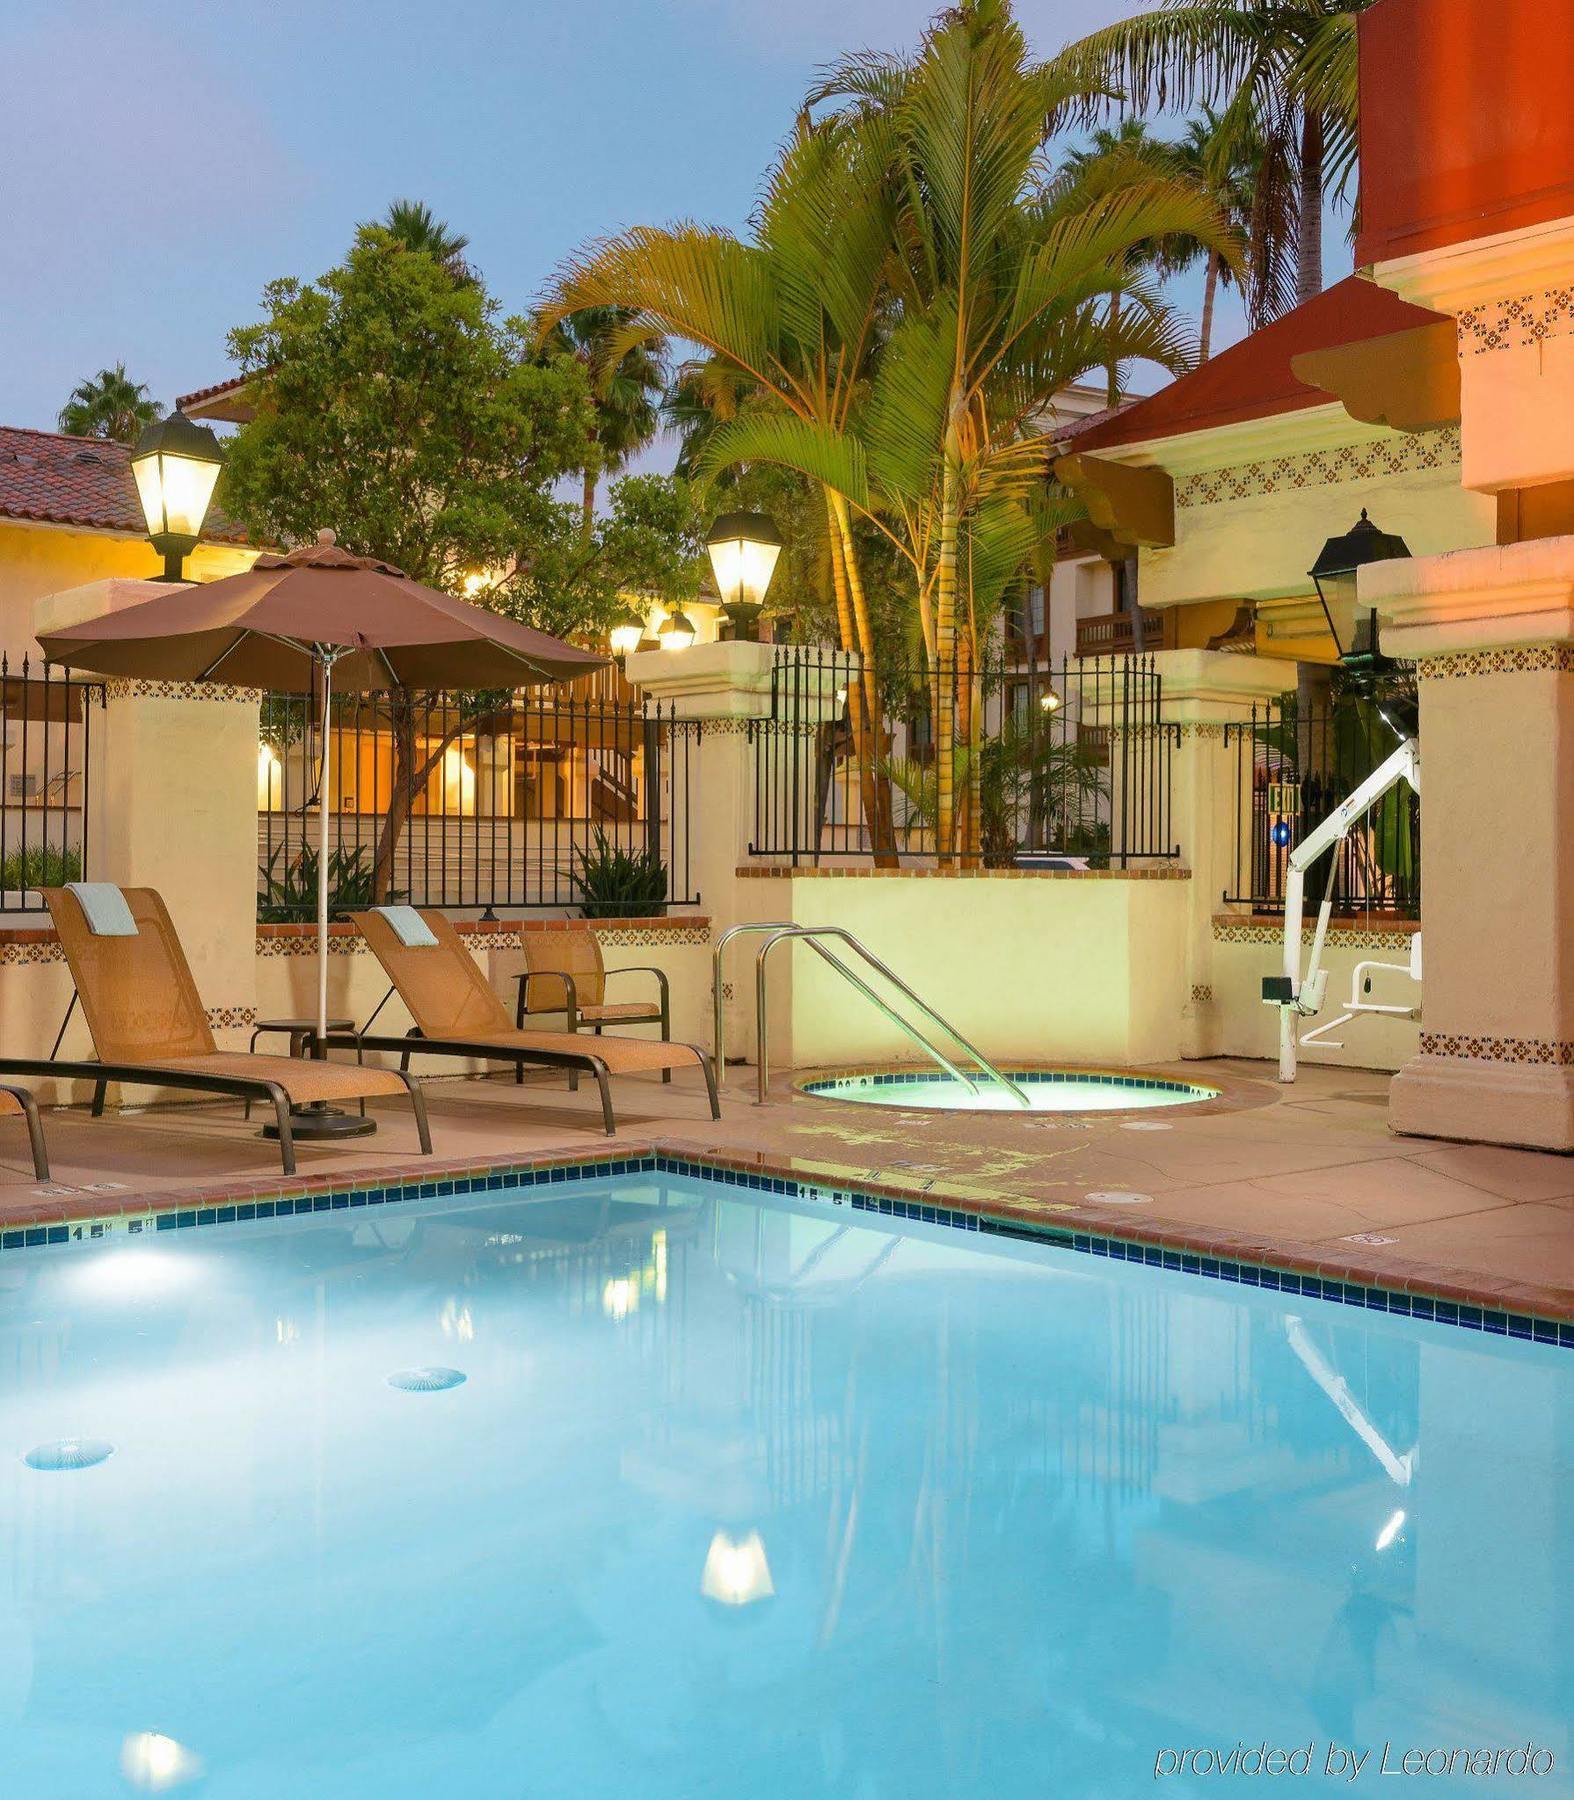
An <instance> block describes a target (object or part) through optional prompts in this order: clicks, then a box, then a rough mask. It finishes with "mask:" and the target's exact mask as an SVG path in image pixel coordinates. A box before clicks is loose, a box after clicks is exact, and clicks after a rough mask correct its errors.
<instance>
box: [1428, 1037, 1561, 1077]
mask: <svg viewBox="0 0 1574 1800" xmlns="http://www.w3.org/2000/svg"><path fill="white" fill-rule="evenodd" d="M1421 1054H1422V1055H1423V1056H1454V1057H1459V1058H1461V1059H1463V1060H1467V1061H1469V1062H1496V1063H1541V1064H1543V1065H1551V1066H1552V1067H1555V1068H1559V1069H1567V1068H1571V1067H1574V1043H1570V1042H1568V1041H1566V1040H1560V1039H1557V1038H1499V1037H1467V1036H1462V1035H1458V1034H1455V1033H1452V1032H1443V1031H1423V1032H1422V1033H1421Z"/></svg>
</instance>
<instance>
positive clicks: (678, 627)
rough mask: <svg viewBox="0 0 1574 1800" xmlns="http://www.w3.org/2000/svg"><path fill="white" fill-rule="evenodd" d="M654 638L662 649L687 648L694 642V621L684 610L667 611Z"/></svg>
mask: <svg viewBox="0 0 1574 1800" xmlns="http://www.w3.org/2000/svg"><path fill="white" fill-rule="evenodd" d="M656 639H657V641H658V642H659V643H660V645H661V647H662V649H663V650H687V649H688V647H689V645H690V644H692V643H693V642H694V621H693V620H692V619H691V618H690V617H689V615H688V614H687V613H686V612H671V613H668V614H667V616H666V618H664V619H663V620H662V621H661V629H660V630H659V631H658V632H657V633H656Z"/></svg>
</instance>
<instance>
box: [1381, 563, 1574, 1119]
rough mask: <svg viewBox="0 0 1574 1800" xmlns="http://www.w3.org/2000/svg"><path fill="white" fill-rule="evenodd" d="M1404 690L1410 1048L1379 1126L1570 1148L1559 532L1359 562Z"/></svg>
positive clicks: (1573, 1074) (1573, 862)
mask: <svg viewBox="0 0 1574 1800" xmlns="http://www.w3.org/2000/svg"><path fill="white" fill-rule="evenodd" d="M1361 598H1362V600H1363V601H1368V600H1369V601H1371V602H1372V603H1373V604H1374V605H1375V606H1376V607H1377V610H1378V614H1379V617H1380V619H1381V621H1382V627H1381V629H1382V642H1383V647H1384V649H1385V650H1386V651H1387V652H1388V653H1389V654H1390V655H1396V656H1402V657H1405V658H1408V659H1412V660H1414V661H1415V663H1416V668H1417V676H1418V687H1419V691H1420V700H1421V727H1420V742H1421V762H1422V775H1423V783H1422V805H1421V847H1422V858H1421V867H1422V918H1423V923H1424V932H1425V936H1424V944H1425V948H1424V956H1423V968H1424V974H1423V980H1422V1020H1421V1050H1420V1054H1419V1055H1418V1056H1416V1057H1414V1058H1413V1059H1412V1060H1411V1061H1410V1062H1408V1063H1406V1064H1405V1065H1404V1067H1403V1068H1402V1069H1401V1070H1400V1071H1399V1073H1398V1075H1397V1076H1395V1078H1394V1082H1393V1086H1392V1088H1391V1090H1390V1095H1389V1121H1390V1123H1391V1124H1392V1125H1393V1128H1394V1129H1395V1130H1396V1131H1399V1132H1404V1133H1407V1134H1414V1135H1417V1136H1424V1137H1440V1138H1456V1139H1469V1140H1476V1141H1482V1142H1488V1143H1500V1144H1518V1145H1527V1146H1533V1147H1535V1148H1539V1149H1547V1150H1570V1149H1574V537H1561V538H1543V539H1539V540H1536V541H1534V542H1530V543H1521V544H1510V545H1504V546H1501V547H1498V548H1487V549H1480V550H1459V551H1454V552H1452V553H1451V554H1449V555H1446V556H1429V557H1418V558H1415V559H1414V560H1412V561H1407V562H1392V563H1382V564H1376V565H1373V566H1372V567H1371V568H1369V569H1364V570H1362V572H1361Z"/></svg>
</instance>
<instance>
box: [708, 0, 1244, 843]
mask: <svg viewBox="0 0 1574 1800" xmlns="http://www.w3.org/2000/svg"><path fill="white" fill-rule="evenodd" d="M823 98H833V99H837V100H839V101H840V102H841V103H842V104H843V106H844V107H845V108H846V109H847V110H848V111H850V112H851V113H852V115H853V116H854V117H856V118H857V119H859V120H861V121H867V120H868V119H870V118H877V119H882V120H886V121H888V122H889V125H890V128H891V155H892V170H891V175H890V177H889V179H888V184H887V185H888V186H890V188H891V189H892V192H893V194H894V195H895V197H896V202H897V205H896V215H895V218H894V220H893V224H894V227H895V229H894V231H893V233H892V236H891V238H890V241H889V243H888V245H887V247H886V251H885V258H886V264H887V269H888V277H887V279H888V281H889V284H890V288H891V294H892V299H893V302H894V306H895V314H896V316H895V317H894V320H893V321H891V322H889V323H888V324H887V327H886V330H885V332H884V333H883V334H882V339H881V342H880V343H879V345H878V357H877V359H876V362H877V366H876V367H875V370H874V374H873V380H872V384H871V390H870V393H869V395H868V399H867V403H866V404H864V405H862V406H861V407H860V408H858V409H857V412H856V415H854V414H853V410H852V409H849V416H848V418H847V420H846V422H845V423H844V424H842V425H840V426H838V427H837V428H835V429H834V430H829V431H828V430H825V429H823V428H822V429H819V430H816V429H813V428H811V427H809V426H808V425H806V424H804V423H802V422H799V421H792V420H784V419H781V418H767V417H763V416H755V417H753V418H751V417H748V416H746V415H745V416H740V417H739V418H738V419H737V420H736V421H734V422H733V423H732V424H731V425H729V426H724V427H721V428H719V429H718V431H717V432H716V434H715V438H714V439H713V441H712V444H711V447H710V449H709V451H708V453H707V455H708V457H709V458H710V459H712V460H713V461H718V462H719V461H723V460H728V459H731V460H739V459H751V458H752V459H761V460H775V461H780V462H785V463H787V464H789V465H790V466H797V467H800V468H802V469H804V470H805V472H808V473H812V474H814V475H816V476H817V477H818V478H819V479H821V480H822V481H824V482H825V483H826V485H827V486H828V487H830V488H832V489H833V490H834V491H837V492H839V493H841V494H842V495H843V496H844V497H845V498H846V499H847V500H850V501H851V502H852V504H854V505H855V506H856V507H858V508H859V509H860V510H861V511H864V512H866V513H868V514H869V515H870V516H873V517H875V518H877V519H879V518H883V519H886V520H893V521H894V522H895V523H894V525H893V530H894V532H895V535H896V537H897V541H898V542H899V543H900V544H901V545H902V547H903V549H904V551H905V552H906V554H908V555H909V556H910V557H911V558H912V561H913V564H914V567H915V570H916V571H917V574H918V578H919V591H920V607H921V609H922V610H923V611H924V612H925V614H926V618H925V640H926V644H927V645H928V647H929V649H930V651H931V653H932V654H933V656H934V659H935V684H934V685H935V692H934V708H935V721H934V740H935V755H936V770H937V773H936V787H937V791H936V801H935V820H936V830H937V839H938V848H939V851H940V854H941V855H942V856H943V857H949V856H950V855H952V854H953V853H954V850H955V846H956V844H957V841H958V839H957V833H956V829H955V827H956V818H957V812H956V803H955V802H956V796H955V791H954V789H955V774H956V768H955V762H956V759H955V758H954V755H953V748H954V741H955V727H956V724H957V722H958V720H957V710H958V709H957V707H956V700H957V686H956V684H957V672H958V666H959V664H961V663H964V661H965V660H967V659H971V662H972V664H973V665H974V666H976V660H977V657H976V650H977V644H978V642H979V637H980V634H979V632H978V629H977V626H978V617H977V614H978V606H979V600H980V596H981V595H989V594H994V595H997V596H998V594H999V593H1001V592H1002V591H1003V590H1004V588H1005V587H1006V585H1007V583H1008V582H1009V581H1010V579H1011V578H1012V577H1013V576H1014V575H1016V574H1017V573H1018V572H1019V571H1020V570H1021V569H1022V567H1023V566H1024V564H1025V563H1026V562H1027V561H1028V559H1029V558H1031V556H1032V555H1033V554H1034V552H1035V551H1036V550H1037V548H1038V547H1039V546H1040V544H1041V543H1042V541H1043V537H1044V534H1045V532H1046V530H1048V529H1049V528H1050V525H1051V524H1052V522H1053V521H1052V519H1051V518H1050V517H1048V516H1047V514H1048V513H1049V511H1050V510H1051V509H1050V508H1049V507H1048V504H1047V501H1046V498H1045V493H1044V480H1043V470H1044V463H1045V458H1046V455H1047V444H1048V441H1047V438H1046V437H1045V435H1044V433H1043V429H1042V425H1041V423H1039V421H1040V420H1041V418H1042V415H1043V412H1044V410H1045V408H1046V407H1047V405H1048V403H1049V401H1050V399H1051V397H1052V396H1053V394H1054V393H1055V392H1056V391H1057V390H1058V389H1059V388H1060V387H1062V386H1063V385H1065V384H1066V383H1067V382H1068V381H1071V380H1074V379H1076V378H1077V377H1078V376H1079V375H1081V374H1083V373H1085V372H1086V371H1087V370H1088V369H1089V368H1097V367H1100V366H1103V365H1106V364H1107V363H1109V362H1110V361H1112V360H1114V361H1119V360H1120V359H1121V358H1123V357H1127V356H1131V357H1140V358H1147V359H1151V360H1155V361H1158V362H1161V363H1164V364H1165V365H1166V366H1169V367H1172V368H1181V367H1185V366H1187V363H1188V361H1189V358H1188V356H1187V354H1186V351H1185V348H1184V346H1183V343H1182V341H1181V336H1180V333H1179V331H1178V329H1177V327H1176V324H1175V321H1174V317H1173V314H1172V313H1171V312H1170V310H1169V309H1168V308H1167V307H1165V306H1164V305H1163V303H1162V302H1161V301H1160V300H1159V299H1158V297H1157V296H1156V294H1155V293H1153V292H1152V291H1151V289H1150V288H1149V287H1148V286H1147V285H1146V284H1145V283H1144V282H1143V280H1142V279H1141V277H1140V276H1139V275H1137V274H1135V273H1134V272H1133V269H1132V266H1131V263H1132V258H1133V253H1134V251H1135V250H1136V249H1137V248H1138V247H1139V246H1141V245H1143V244H1145V243H1149V242H1152V241H1155V240H1158V239H1163V238H1166V237H1168V236H1169V235H1170V234H1172V233H1189V234H1191V235H1194V236H1196V237H1198V238H1201V239H1203V240H1205V241H1208V242H1212V243H1215V244H1217V245H1218V246H1219V248H1220V250H1221V253H1224V254H1227V255H1231V256H1233V255H1234V249H1233V246H1232V245H1231V243H1230V241H1229V234H1228V233H1227V231H1226V230H1225V229H1224V228H1223V227H1222V225H1221V224H1220V222H1219V220H1218V218H1217V215H1216V212H1215V210H1214V208H1213V206H1212V204H1211V202H1210V201H1209V200H1208V199H1207V196H1206V195H1205V194H1204V193H1202V192H1201V190H1200V189H1199V188H1198V187H1197V185H1196V184H1195V183H1187V182H1183V181H1179V180H1177V179H1175V178H1174V177H1164V178H1156V177H1155V176H1154V175H1153V174H1152V173H1151V172H1150V171H1148V170H1137V169H1135V168H1134V167H1133V166H1132V165H1131V164H1130V163H1129V162H1125V163H1123V164H1122V166H1121V167H1120V168H1119V169H1118V170H1116V171H1113V172H1111V171H1108V170H1106V171H1105V176H1106V177H1107V179H1104V180H1102V181H1101V183H1100V186H1099V190H1098V191H1097V192H1094V193H1089V192H1087V191H1085V190H1084V188H1083V187H1082V186H1081V185H1080V184H1071V185H1070V186H1069V187H1067V188H1060V187H1050V188H1048V189H1046V188H1045V187H1044V185H1043V177H1042V167H1041V163H1042V152H1043V146H1044V144H1045V141H1046V140H1047V137H1048V135H1049V132H1050V130H1051V129H1052V128H1053V126H1054V125H1055V123H1056V122H1057V120H1058V119H1060V118H1061V117H1062V116H1063V115H1064V113H1065V112H1066V110H1067V108H1068V107H1069V106H1071V105H1073V104H1077V103H1080V102H1082V101H1084V100H1085V99H1086V95H1085V94H1084V93H1083V91H1082V90H1081V89H1080V87H1078V86H1077V85H1076V83H1075V81H1074V80H1073V79H1072V78H1071V77H1069V76H1068V75H1067V74H1066V73H1065V72H1064V71H1063V70H1060V69H1057V68H1055V67H1052V66H1049V65H1045V64H1035V63H1031V62H1029V61H1028V58H1027V50H1026V44H1025V41H1024V39H1023V36H1022V32H1021V30H1020V28H1019V27H1018V25H1017V24H1016V22H1015V20H1014V19H1013V18H1012V16H1011V13H1010V10H1009V7H1008V6H1007V5H1006V3H1005V0H969V3H968V4H965V5H963V6H961V7H959V8H956V9H954V10H952V11H950V12H947V13H944V14H942V15H941V16H940V18H939V20H938V21H937V22H936V24H935V26H934V27H933V28H932V29H931V31H930V33H929V35H928V37H927V38H926V40H925V42H924V45H923V48H922V51H921V53H920V56H919V58H918V60H917V61H916V62H915V63H913V64H911V65H907V64H904V63H902V62H900V61H898V60H896V59H892V58H880V57H874V56H870V55H861V56H859V57H856V58H853V59H850V60H849V61H848V62H846V63H844V64H843V65H841V66H840V67H839V68H838V69H836V70H834V71H833V72H832V74H831V76H830V77H829V78H828V79H827V80H826V81H825V82H824V83H823V84H822V86H821V88H820V90H819V92H818V93H817V95H815V96H813V97H812V99H815V100H818V99H823ZM838 116H840V115H838ZM1117 300H1123V301H1124V302H1125V305H1124V307H1123V308H1120V309H1119V310H1118V311H1117V309H1116V307H1115V305H1114V304H1113V303H1114V302H1115V301H1117ZM926 597H927V600H926ZM970 694H971V682H970V681H968V682H965V683H964V686H963V694H962V698H963V703H964V704H963V707H962V709H961V721H960V722H961V725H962V729H963V735H964V739H967V738H970V737H972V735H973V734H974V732H975V731H976V725H977V719H978V711H977V708H976V707H974V706H972V705H971V704H970V703H969V702H970ZM973 766H974V768H975V770H976V768H977V766H978V759H977V758H976V757H975V758H973ZM977 814H978V809H977V806H976V804H975V805H974V806H973V807H972V808H971V821H970V825H969V829H968V832H967V834H966V835H965V836H964V840H963V847H964V854H970V853H971V849H970V845H969V842H968V839H969V838H974V839H976V831H977V824H978V817H977Z"/></svg>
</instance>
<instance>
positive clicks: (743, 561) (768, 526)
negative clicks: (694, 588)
mask: <svg viewBox="0 0 1574 1800" xmlns="http://www.w3.org/2000/svg"><path fill="white" fill-rule="evenodd" d="M705 548H706V549H707V550H709V552H710V564H711V568H712V570H713V571H714V572H715V576H716V591H717V592H718V593H719V594H720V595H721V609H722V611H723V612H724V613H725V614H726V615H727V620H728V623H729V624H730V625H731V626H732V635H733V636H734V637H735V638H737V639H739V640H740V641H742V642H744V643H753V642H754V641H755V640H756V639H757V638H758V637H759V635H760V613H761V612H762V611H763V610H764V606H765V590H766V589H767V588H768V587H769V586H770V585H771V576H772V575H774V574H775V572H776V559H777V557H779V556H780V555H781V553H782V538H781V533H780V532H779V531H778V530H777V529H776V523H775V521H774V520H773V519H772V518H771V517H770V515H769V514H768V513H761V512H730V513H722V514H721V515H720V517H719V518H718V519H717V520H716V523H715V524H714V525H712V526H711V528H710V532H709V535H708V536H707V537H706V539H705Z"/></svg>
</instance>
